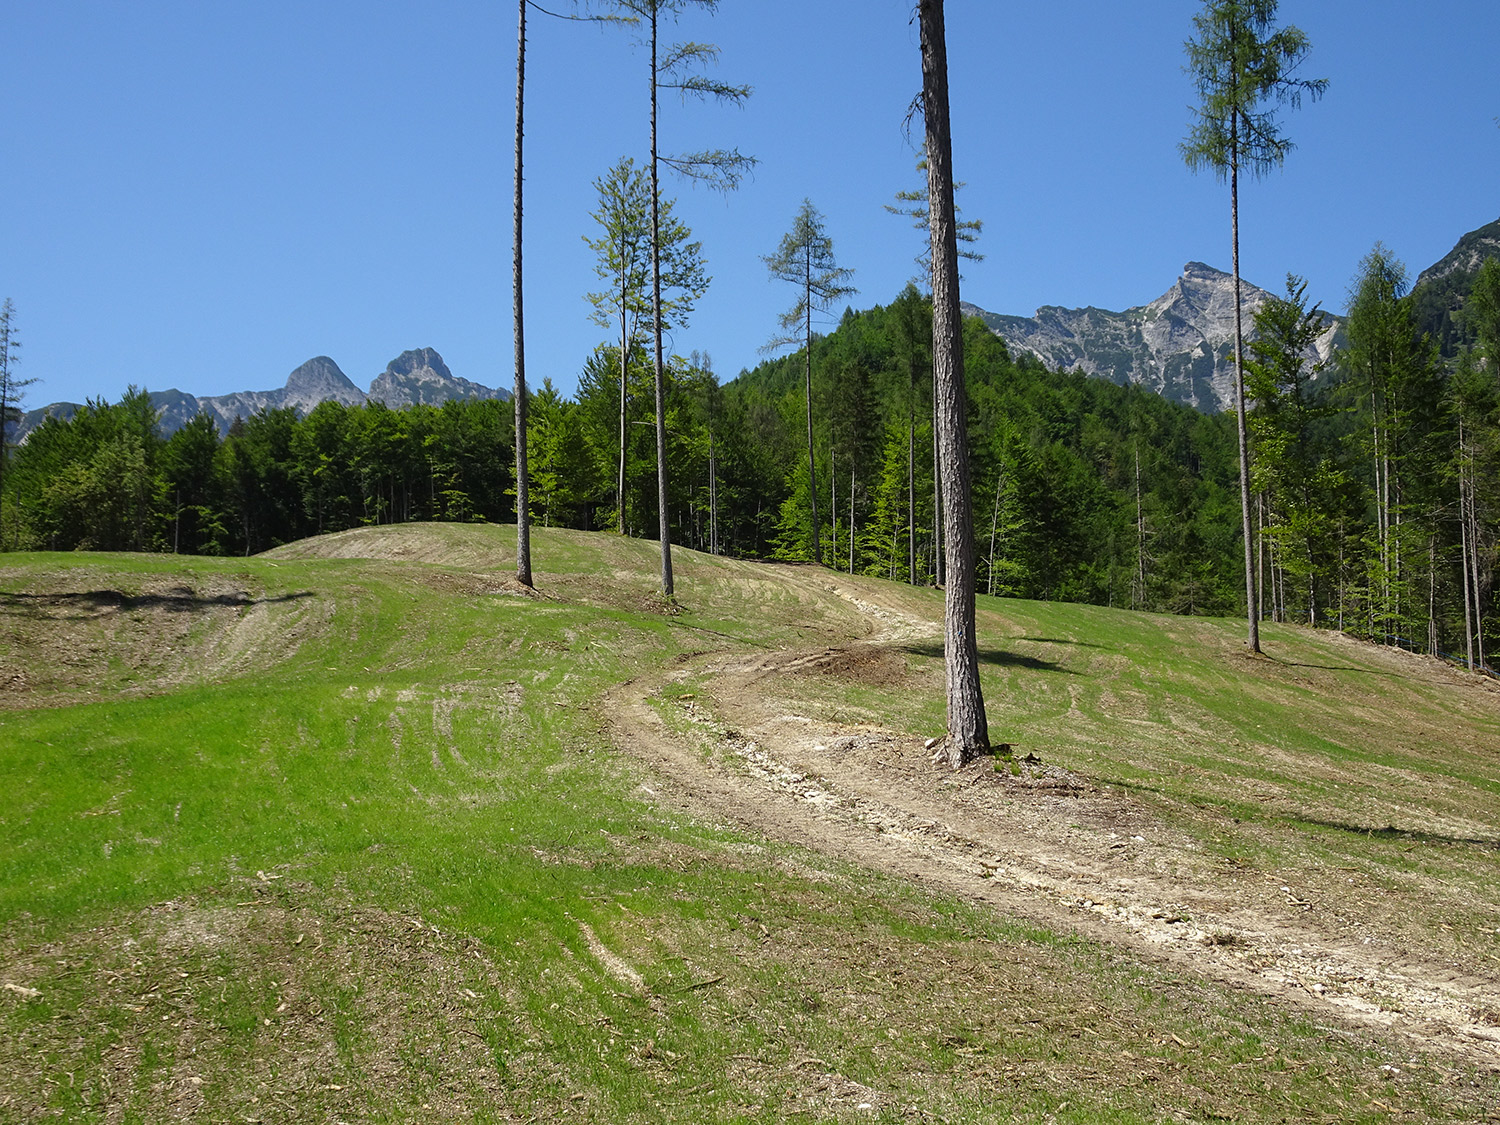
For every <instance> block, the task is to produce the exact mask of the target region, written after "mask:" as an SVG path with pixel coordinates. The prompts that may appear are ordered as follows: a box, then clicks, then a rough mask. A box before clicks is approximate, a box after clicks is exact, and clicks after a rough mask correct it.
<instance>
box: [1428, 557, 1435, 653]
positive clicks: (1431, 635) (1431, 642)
mask: <svg viewBox="0 0 1500 1125" xmlns="http://www.w3.org/2000/svg"><path fill="white" fill-rule="evenodd" d="M1427 653H1428V655H1429V656H1436V655H1437V653H1438V633H1437V536H1436V535H1429V536H1428V537H1427Z"/></svg>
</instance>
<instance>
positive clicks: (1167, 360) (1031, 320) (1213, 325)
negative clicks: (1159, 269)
mask: <svg viewBox="0 0 1500 1125" xmlns="http://www.w3.org/2000/svg"><path fill="white" fill-rule="evenodd" d="M1240 294H1241V297H1242V299H1243V302H1244V306H1243V323H1244V326H1245V329H1246V331H1247V332H1248V331H1249V330H1250V329H1251V327H1252V325H1253V322H1254V318H1255V313H1256V310H1257V309H1259V308H1260V307H1261V305H1262V304H1264V303H1265V302H1266V301H1267V300H1269V299H1270V297H1271V294H1269V293H1267V292H1266V291H1265V290H1264V289H1260V288H1258V287H1256V286H1254V285H1251V284H1249V283H1248V282H1246V281H1244V280H1243V279H1241V281H1240ZM1234 308H1235V304H1234V277H1233V275H1232V274H1227V273H1225V272H1224V271H1223V270H1219V269H1215V268H1214V267H1213V266H1210V265H1206V264H1205V263H1203V262H1188V263H1187V264H1186V265H1185V266H1183V267H1182V273H1181V275H1180V276H1179V277H1178V278H1177V280H1176V281H1175V282H1173V284H1172V286H1171V287H1170V288H1169V289H1168V290H1167V291H1166V292H1165V293H1163V294H1162V295H1161V296H1160V297H1157V298H1156V300H1154V301H1152V302H1150V303H1149V304H1146V305H1137V306H1135V307H1134V308H1129V309H1126V310H1125V311H1124V312H1111V311H1109V310H1108V309H1096V308H1092V307H1091V308H1083V309H1064V308H1059V307H1057V306H1046V307H1043V308H1040V309H1038V310H1037V311H1036V315H1035V316H1032V317H1019V316H1002V315H999V314H995V313H988V312H985V311H984V310H982V309H979V308H977V307H975V306H971V307H970V309H969V311H970V312H971V313H975V314H977V315H979V316H981V317H982V318H983V319H984V321H985V323H986V324H987V325H989V327H990V329H991V331H993V332H995V333H996V334H997V335H999V336H1001V337H1002V338H1003V339H1004V340H1005V342H1006V343H1007V344H1008V345H1009V346H1010V347H1011V349H1012V350H1018V351H1024V352H1030V353H1031V354H1032V355H1035V356H1036V357H1037V358H1038V359H1040V360H1041V361H1042V362H1043V363H1045V364H1046V365H1047V366H1048V367H1051V368H1054V369H1056V370H1063V371H1075V370H1076V371H1083V372H1086V373H1087V374H1090V375H1095V376H1098V377H1100V378H1103V379H1110V380H1112V381H1114V382H1116V383H1121V384H1126V383H1133V384H1137V385H1140V386H1144V387H1146V388H1148V389H1150V390H1153V391H1156V392H1157V393H1158V394H1161V395H1163V396H1165V397H1166V398H1170V399H1173V400H1175V401H1177V402H1182V403H1186V404H1188V405H1189V406H1195V407H1197V408H1198V409H1200V410H1210V411H1217V410H1224V409H1227V408H1229V407H1230V406H1232V405H1233V403H1234ZM1337 326H1338V325H1337V322H1336V321H1333V320H1331V321H1330V325H1329V328H1328V331H1327V332H1326V333H1325V334H1324V336H1323V337H1322V339H1320V340H1319V342H1318V347H1317V349H1316V352H1315V354H1312V355H1310V356H1309V358H1310V359H1327V358H1328V356H1329V355H1331V354H1332V349H1333V337H1334V333H1335V331H1336V329H1337Z"/></svg>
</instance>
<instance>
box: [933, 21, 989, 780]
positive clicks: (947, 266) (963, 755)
mask: <svg viewBox="0 0 1500 1125" xmlns="http://www.w3.org/2000/svg"><path fill="white" fill-rule="evenodd" d="M917 12H918V16H919V21H920V25H921V42H922V107H923V117H924V119H925V121H926V126H927V129H926V132H927V162H928V168H927V186H928V190H927V195H928V212H929V222H930V224H931V226H930V233H931V239H932V310H933V311H932V369H933V384H934V387H935V389H936V393H937V399H938V412H937V417H938V423H939V425H940V427H941V429H942V441H941V448H942V451H943V463H942V475H943V477H944V483H945V484H946V488H945V489H944V491H945V492H946V493H947V496H948V504H947V511H946V512H945V513H944V515H945V521H946V523H947V528H946V530H947V533H948V534H947V541H948V542H947V551H948V558H947V564H948V566H947V579H948V583H947V596H946V597H945V599H944V613H943V642H944V644H943V647H944V653H945V656H946V659H945V661H944V663H945V665H946V669H947V687H948V739H947V753H948V761H949V763H950V764H952V765H954V766H960V765H963V764H964V763H965V762H967V761H969V760H970V759H971V758H973V757H975V756H976V755H978V754H980V753H982V752H984V751H985V750H987V749H988V748H989V728H988V723H987V722H986V719H985V712H984V695H983V692H982V688H981V686H980V682H979V646H978V640H977V638H976V636H975V613H974V585H975V573H974V525H973V518H972V513H971V512H970V497H969V438H968V433H967V431H966V426H965V422H966V419H965V417H964V413H965V411H964V408H965V396H964V354H963V334H962V322H961V318H960V313H959V307H958V299H959V298H958V232H957V226H956V224H955V219H954V213H953V145H952V137H951V134H950V131H949V119H948V48H947V43H946V37H945V33H944V28H943V4H942V0H920V3H919V4H918V7H917Z"/></svg>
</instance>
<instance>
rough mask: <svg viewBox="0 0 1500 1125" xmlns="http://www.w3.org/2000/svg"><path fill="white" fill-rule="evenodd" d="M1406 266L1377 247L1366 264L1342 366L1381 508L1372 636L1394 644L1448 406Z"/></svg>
mask: <svg viewBox="0 0 1500 1125" xmlns="http://www.w3.org/2000/svg"><path fill="white" fill-rule="evenodd" d="M1406 278H1407V274H1406V267H1405V266H1404V265H1403V264H1402V263H1401V262H1400V261H1398V260H1397V259H1396V258H1395V257H1394V256H1393V255H1392V254H1391V252H1390V251H1389V250H1387V249H1386V248H1385V246H1383V245H1381V244H1380V243H1376V245H1375V248H1374V249H1373V250H1371V251H1370V253H1369V254H1367V255H1366V256H1365V258H1364V260H1363V261H1362V262H1361V263H1360V273H1359V277H1358V278H1357V279H1356V282H1355V285H1354V290H1353V294H1352V299H1351V301H1350V304H1349V316H1348V319H1347V321H1346V322H1345V331H1346V332H1347V334H1348V338H1349V345H1348V347H1347V348H1346V349H1345V351H1344V354H1343V357H1342V359H1343V363H1344V365H1345V367H1346V369H1347V370H1348V372H1349V373H1350V375H1351V376H1352V377H1353V381H1354V384H1353V385H1354V388H1355V389H1356V392H1357V393H1358V394H1359V395H1360V397H1361V400H1362V403H1363V404H1364V405H1365V406H1367V408H1368V411H1369V414H1368V418H1367V419H1366V427H1367V428H1366V434H1367V438H1368V441H1367V445H1368V453H1369V464H1370V468H1371V472H1372V486H1371V490H1372V498H1373V507H1374V512H1375V527H1374V529H1373V534H1374V551H1373V553H1372V556H1371V558H1370V559H1369V570H1368V573H1369V576H1370V612H1371V632H1372V633H1373V634H1376V635H1379V636H1382V637H1383V638H1385V639H1387V640H1394V639H1395V638H1396V637H1399V636H1401V635H1402V634H1403V633H1404V632H1405V631H1406V629H1405V627H1404V619H1405V617H1406V616H1407V615H1408V614H1409V612H1410V611H1411V609H1412V607H1413V602H1414V594H1413V591H1412V590H1411V589H1410V585H1411V579H1412V576H1413V572H1412V566H1413V557H1414V555H1415V553H1416V551H1417V549H1418V543H1417V540H1421V541H1422V542H1424V543H1425V541H1426V538H1427V536H1426V533H1425V530H1424V528H1423V526H1422V524H1421V522H1420V520H1421V519H1422V518H1425V517H1426V516H1428V515H1430V513H1428V512H1424V511H1423V505H1421V504H1420V503H1419V497H1420V496H1421V494H1422V493H1423V492H1425V491H1427V490H1428V484H1429V482H1430V480H1431V478H1432V477H1433V476H1434V470H1435V468H1436V457H1435V455H1436V452H1437V451H1436V449H1434V447H1433V445H1432V438H1433V435H1434V430H1435V423H1436V420H1437V413H1438V410H1439V407H1440V403H1441V397H1442V396H1441V380H1442V373H1441V370H1440V368H1439V366H1438V362H1437V355H1436V349H1435V347H1434V346H1433V344H1432V343H1431V342H1430V341H1429V340H1428V339H1427V337H1426V335H1425V334H1424V333H1423V332H1422V331H1421V330H1420V328H1419V327H1418V325H1417V321H1416V317H1415V315H1414V312H1413V309H1412V302H1411V299H1410V296H1409V294H1408V292H1407V281H1406Z"/></svg>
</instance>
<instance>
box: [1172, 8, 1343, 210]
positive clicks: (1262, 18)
mask: <svg viewBox="0 0 1500 1125" xmlns="http://www.w3.org/2000/svg"><path fill="white" fill-rule="evenodd" d="M1276 8H1277V0H1207V2H1206V3H1205V4H1204V6H1203V11H1201V12H1200V13H1198V15H1196V16H1194V17H1193V26H1194V27H1195V28H1196V29H1197V31H1198V38H1196V39H1190V40H1188V42H1187V43H1186V44H1185V47H1186V50H1187V56H1188V67H1187V69H1188V73H1189V74H1191V75H1192V77H1193V82H1194V85H1195V86H1196V88H1197V91H1198V98H1199V104H1198V107H1197V109H1196V111H1195V118H1196V119H1195V121H1194V123H1193V127H1192V130H1191V131H1190V132H1189V134H1188V138H1187V140H1185V141H1184V142H1183V143H1182V145H1181V149H1182V155H1183V159H1184V160H1186V161H1187V164H1188V167H1190V168H1192V169H1193V170H1194V171H1198V170H1200V169H1204V168H1207V169H1210V170H1212V171H1213V172H1214V173H1215V174H1216V175H1217V176H1218V177H1219V179H1220V181H1221V182H1222V181H1225V180H1228V179H1229V177H1230V176H1231V175H1233V174H1234V173H1236V172H1238V171H1240V170H1244V171H1247V172H1249V173H1250V174H1251V175H1252V176H1259V175H1263V174H1264V173H1266V172H1269V171H1270V170H1271V169H1273V168H1277V167H1280V166H1281V164H1282V162H1283V161H1284V160H1285V159H1286V155H1287V153H1288V152H1290V151H1291V150H1292V149H1293V147H1295V146H1294V145H1293V144H1292V142H1291V141H1289V140H1288V139H1287V138H1286V137H1284V136H1282V134H1281V129H1280V125H1279V123H1278V122H1277V119H1276V111H1275V108H1274V107H1275V106H1279V105H1286V106H1290V107H1291V108H1293V109H1296V108H1298V107H1299V106H1301V104H1302V97H1303V95H1304V94H1305V95H1307V96H1309V97H1311V98H1313V99H1317V98H1320V97H1322V96H1323V92H1324V91H1325V90H1327V88H1328V80H1327V79H1326V78H1312V79H1309V78H1297V77H1295V71H1296V70H1297V68H1298V67H1299V66H1300V65H1301V64H1302V62H1303V60H1304V59H1305V58H1306V57H1307V53H1308V52H1309V51H1310V50H1311V49H1312V44H1311V42H1310V41H1309V40H1308V38H1307V35H1306V34H1305V33H1304V32H1302V31H1301V29H1299V28H1296V27H1283V28H1279V29H1277V28H1276ZM1268 102H1270V103H1274V104H1273V105H1267V103H1268Z"/></svg>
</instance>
